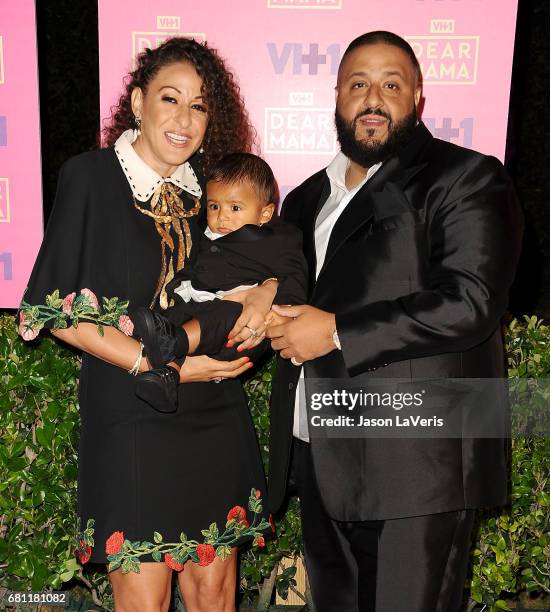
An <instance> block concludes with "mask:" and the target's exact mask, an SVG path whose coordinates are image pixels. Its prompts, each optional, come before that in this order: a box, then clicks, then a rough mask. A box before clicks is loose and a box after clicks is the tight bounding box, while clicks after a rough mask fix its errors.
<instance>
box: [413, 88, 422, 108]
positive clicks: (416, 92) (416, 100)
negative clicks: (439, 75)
mask: <svg viewBox="0 0 550 612" xmlns="http://www.w3.org/2000/svg"><path fill="white" fill-rule="evenodd" d="M420 98H422V87H420V85H419V86H418V87H417V88H416V89H415V90H414V105H415V106H416V108H418V104H419V102H420Z"/></svg>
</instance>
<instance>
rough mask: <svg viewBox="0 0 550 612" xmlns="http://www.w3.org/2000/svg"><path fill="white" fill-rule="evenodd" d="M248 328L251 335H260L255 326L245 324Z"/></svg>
mask: <svg viewBox="0 0 550 612" xmlns="http://www.w3.org/2000/svg"><path fill="white" fill-rule="evenodd" d="M245 327H246V329H249V330H250V335H251V336H257V335H258V331H257V330H255V329H254V328H253V327H249V326H248V325H245Z"/></svg>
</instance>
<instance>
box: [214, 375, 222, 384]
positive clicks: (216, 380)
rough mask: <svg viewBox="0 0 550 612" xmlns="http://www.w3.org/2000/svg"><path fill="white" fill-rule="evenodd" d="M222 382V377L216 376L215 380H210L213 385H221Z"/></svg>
mask: <svg viewBox="0 0 550 612" xmlns="http://www.w3.org/2000/svg"><path fill="white" fill-rule="evenodd" d="M222 380H223V377H221V376H216V378H213V379H212V382H215V383H221V381H222Z"/></svg>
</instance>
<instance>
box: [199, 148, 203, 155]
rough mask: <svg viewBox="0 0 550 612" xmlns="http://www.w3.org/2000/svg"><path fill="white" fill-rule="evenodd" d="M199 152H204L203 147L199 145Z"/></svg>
mask: <svg viewBox="0 0 550 612" xmlns="http://www.w3.org/2000/svg"><path fill="white" fill-rule="evenodd" d="M199 153H200V154H201V155H202V154H203V153H204V147H201V148H200V149H199Z"/></svg>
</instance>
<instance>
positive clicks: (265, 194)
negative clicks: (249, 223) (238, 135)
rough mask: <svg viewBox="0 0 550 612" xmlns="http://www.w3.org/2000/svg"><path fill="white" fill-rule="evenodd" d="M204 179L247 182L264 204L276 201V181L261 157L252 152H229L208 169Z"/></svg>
mask: <svg viewBox="0 0 550 612" xmlns="http://www.w3.org/2000/svg"><path fill="white" fill-rule="evenodd" d="M206 180H207V182H208V181H215V182H220V183H230V184H231V183H249V184H250V185H251V186H252V187H253V188H254V189H255V190H256V191H257V193H258V195H259V196H260V198H261V200H262V201H263V202H264V204H269V203H271V202H276V201H277V197H278V192H277V182H276V181H275V176H274V175H273V171H272V170H271V168H270V167H269V164H267V163H266V162H265V161H264V160H263V159H262V158H261V157H258V156H257V155H253V154H252V153H229V154H228V155H225V156H224V157H222V159H220V161H218V162H217V163H215V164H214V165H213V166H212V168H211V169H210V170H209V172H208V174H207V176H206Z"/></svg>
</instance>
